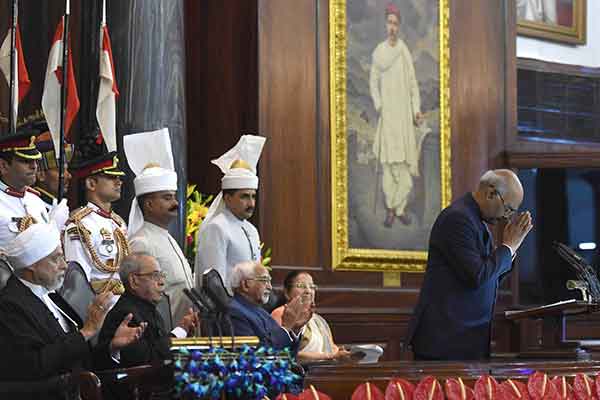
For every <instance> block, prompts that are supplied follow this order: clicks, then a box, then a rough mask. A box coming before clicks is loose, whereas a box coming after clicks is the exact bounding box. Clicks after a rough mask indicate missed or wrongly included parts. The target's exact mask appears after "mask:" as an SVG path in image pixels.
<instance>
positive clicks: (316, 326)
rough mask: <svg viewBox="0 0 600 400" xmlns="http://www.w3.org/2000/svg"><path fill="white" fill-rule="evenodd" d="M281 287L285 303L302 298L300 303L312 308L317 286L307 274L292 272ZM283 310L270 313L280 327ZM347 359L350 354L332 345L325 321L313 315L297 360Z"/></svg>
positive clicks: (331, 337) (303, 335) (278, 309)
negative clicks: (308, 303) (302, 302)
mask: <svg viewBox="0 0 600 400" xmlns="http://www.w3.org/2000/svg"><path fill="white" fill-rule="evenodd" d="M283 286H284V295H285V298H286V301H287V302H289V301H290V300H292V299H294V298H296V297H297V296H302V301H304V302H310V303H311V305H312V306H313V307H314V304H315V294H316V291H317V285H315V284H314V282H313V279H312V276H310V274H309V273H307V272H303V271H292V272H290V273H289V274H288V275H287V276H286V278H285V280H284V281H283ZM284 308H285V305H283V306H281V307H278V308H276V309H275V310H273V312H272V313H271V316H272V317H273V319H274V320H275V321H277V322H278V323H279V324H280V325H281V316H282V314H283V310H284ZM349 357H350V352H349V351H348V350H345V349H344V348H340V347H338V346H336V344H335V343H334V341H333V336H332V335H331V329H330V328H329V325H328V324H327V321H325V319H324V318H323V317H321V316H320V315H319V314H317V313H313V315H312V318H311V319H310V320H309V321H308V323H307V324H306V327H305V329H304V333H303V334H302V340H301V342H300V348H299V350H298V359H299V360H300V361H317V360H340V359H347V358H349Z"/></svg>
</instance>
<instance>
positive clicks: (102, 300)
mask: <svg viewBox="0 0 600 400" xmlns="http://www.w3.org/2000/svg"><path fill="white" fill-rule="evenodd" d="M4 250H5V252H6V254H7V258H8V261H9V262H10V264H11V265H12V266H13V268H14V270H15V273H14V275H13V276H12V277H11V278H9V280H8V281H7V284H6V286H5V288H4V289H3V290H2V292H1V294H0V346H2V363H0V381H33V380H43V379H48V378H51V377H55V376H59V375H62V374H65V373H68V372H72V371H74V370H77V369H80V368H82V367H87V366H88V365H90V364H91V359H92V358H93V357H94V354H93V353H95V354H96V356H97V357H106V358H109V357H110V354H111V353H112V352H116V351H118V350H119V349H120V348H122V347H123V346H125V345H128V344H130V343H132V342H134V341H135V340H137V338H138V337H139V336H140V335H141V334H142V332H143V327H132V328H129V327H128V326H127V324H128V323H129V321H130V320H131V315H129V316H127V317H126V318H125V319H124V320H123V321H122V322H121V323H120V324H119V328H118V329H117V330H116V332H115V335H114V336H113V337H112V338H111V340H110V341H108V342H107V343H106V345H105V346H104V347H96V348H95V349H92V347H91V346H90V344H89V340H90V339H91V338H92V337H93V336H95V335H96V333H97V332H98V331H99V330H100V327H101V326H102V323H103V321H104V318H105V316H106V313H107V312H108V304H109V302H110V301H111V297H112V294H111V293H105V294H101V295H98V296H97V297H96V298H95V300H94V301H93V303H92V304H91V305H90V306H89V312H88V317H87V320H86V321H85V322H83V323H82V321H81V320H80V319H79V317H78V316H77V313H76V312H75V311H74V310H73V309H72V308H71V307H69V306H68V304H67V303H66V302H65V301H64V300H63V299H62V298H61V297H60V296H59V295H57V294H56V293H54V292H53V291H54V290H55V289H57V288H59V287H60V286H61V285H62V280H63V278H64V274H65V270H66V268H67V265H66V263H65V260H64V257H63V253H62V249H61V243H60V234H59V232H58V229H57V228H56V226H55V225H54V224H43V223H42V224H34V225H32V226H30V227H29V228H27V229H26V230H24V231H23V232H22V233H20V234H19V235H17V237H16V238H15V239H14V240H13V241H11V242H10V243H9V244H8V245H7V246H6V248H5V249H4ZM0 385H1V382H0ZM42 396H43V398H44V399H64V398H68V399H71V398H74V399H76V398H78V394H77V391H76V390H72V389H69V390H68V392H66V393H58V392H57V393H49V392H45V393H43V394H42V393H30V394H27V395H24V394H21V393H20V394H14V395H12V396H9V397H7V398H19V399H38V398H42Z"/></svg>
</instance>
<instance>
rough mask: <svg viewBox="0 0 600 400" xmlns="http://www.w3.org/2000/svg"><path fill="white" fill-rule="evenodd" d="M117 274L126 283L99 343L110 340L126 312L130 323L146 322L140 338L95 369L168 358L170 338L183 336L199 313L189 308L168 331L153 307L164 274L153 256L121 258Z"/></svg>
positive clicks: (197, 323) (132, 364) (191, 330)
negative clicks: (176, 324) (131, 318)
mask: <svg viewBox="0 0 600 400" xmlns="http://www.w3.org/2000/svg"><path fill="white" fill-rule="evenodd" d="M119 276H120V278H121V281H122V282H123V285H124V286H125V293H123V295H122V296H121V297H120V298H119V300H118V301H117V304H115V306H114V307H113V309H112V310H110V312H109V313H108V315H107V317H106V321H105V322H104V325H103V326H102V329H101V330H100V335H99V337H98V345H101V346H102V345H105V344H106V343H109V342H110V341H111V338H112V337H113V335H114V333H115V331H116V330H117V329H118V327H119V323H120V321H122V320H123V318H124V316H126V315H133V320H132V323H134V324H139V323H141V322H142V321H143V322H144V323H145V324H147V325H146V328H145V330H144V333H143V335H142V336H141V338H140V339H139V340H138V341H137V342H135V343H132V344H131V345H129V346H127V347H124V348H122V349H121V351H120V352H119V354H116V355H115V357H114V359H110V360H108V361H109V364H103V361H106V360H107V359H106V358H105V357H102V358H101V359H100V360H98V363H97V364H96V368H97V369H106V368H117V367H119V368H126V367H133V366H136V365H143V364H152V363H156V362H160V361H163V360H167V359H170V358H171V352H170V347H171V338H172V337H179V338H184V337H186V336H187V335H188V334H190V333H192V332H193V331H194V330H195V328H196V327H197V326H198V325H199V321H198V314H197V313H195V312H194V311H193V310H192V309H189V310H188V312H187V314H186V315H184V316H183V318H182V320H181V321H180V322H179V323H178V326H177V327H176V328H175V329H173V331H171V332H169V331H168V330H167V328H166V325H165V321H164V320H163V318H162V316H161V315H160V313H159V312H158V310H157V309H156V306H157V304H158V303H159V302H160V301H161V299H162V297H163V291H164V289H165V279H166V274H165V273H164V272H163V271H162V270H161V268H160V265H159V264H158V261H157V260H156V258H154V257H153V256H152V255H150V254H149V253H144V252H137V253H132V254H130V255H128V256H127V257H125V258H124V259H123V263H122V264H121V268H120V269H119Z"/></svg>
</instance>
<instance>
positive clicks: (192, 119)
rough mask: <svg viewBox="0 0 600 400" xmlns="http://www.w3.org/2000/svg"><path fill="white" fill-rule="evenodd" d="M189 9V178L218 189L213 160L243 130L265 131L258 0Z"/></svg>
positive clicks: (205, 189) (222, 0) (190, 0)
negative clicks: (260, 109)
mask: <svg viewBox="0 0 600 400" xmlns="http://www.w3.org/2000/svg"><path fill="white" fill-rule="evenodd" d="M185 11H186V12H185V28H186V45H187V53H186V57H187V62H186V67H187V68H186V87H187V91H186V102H187V109H188V110H189V112H188V113H187V125H188V127H189V128H188V148H187V154H188V160H189V161H188V178H189V182H190V183H196V184H198V188H199V190H200V191H201V192H202V193H205V194H216V193H218V192H219V191H220V190H221V176H222V174H221V171H220V170H219V168H217V167H216V166H215V165H213V164H211V163H210V160H212V159H213V158H216V157H218V156H220V155H221V154H223V153H224V152H225V151H227V150H228V149H229V148H230V147H232V146H233V145H235V143H236V142H237V141H238V139H239V137H240V135H241V134H242V133H258V134H262V133H261V132H259V130H258V70H257V68H258V64H257V63H258V41H257V40H258V28H257V26H258V25H257V23H258V22H257V0H244V1H239V0H206V1H198V0H186V1H185ZM267 146H268V143H267ZM259 168H260V166H259ZM259 192H260V191H259ZM259 196H261V193H259ZM260 201H261V202H262V199H261V200H260Z"/></svg>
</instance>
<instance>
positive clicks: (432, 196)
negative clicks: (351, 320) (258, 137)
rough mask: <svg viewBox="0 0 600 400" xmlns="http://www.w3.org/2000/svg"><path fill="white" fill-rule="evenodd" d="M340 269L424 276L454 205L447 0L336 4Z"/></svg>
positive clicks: (333, 49)
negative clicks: (444, 213)
mask: <svg viewBox="0 0 600 400" xmlns="http://www.w3.org/2000/svg"><path fill="white" fill-rule="evenodd" d="M329 4H330V10H329V11H330V14H329V19H330V21H329V24H330V36H329V37H330V39H329V40H330V50H329V51H330V93H331V95H330V99H331V103H330V109H331V148H332V154H331V167H332V207H331V210H332V252H333V257H332V265H333V268H334V269H347V270H372V271H404V272H420V271H423V270H424V268H425V263H426V260H427V247H428V238H429V232H430V230H431V226H432V225H433V222H434V220H435V218H436V217H437V215H438V214H439V212H440V211H441V210H442V208H444V207H445V206H446V205H447V204H448V203H449V201H450V197H451V193H450V179H451V178H450V118H449V96H450V94H449V75H450V71H449V28H448V20H449V6H448V0H331V1H330V2H329Z"/></svg>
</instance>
